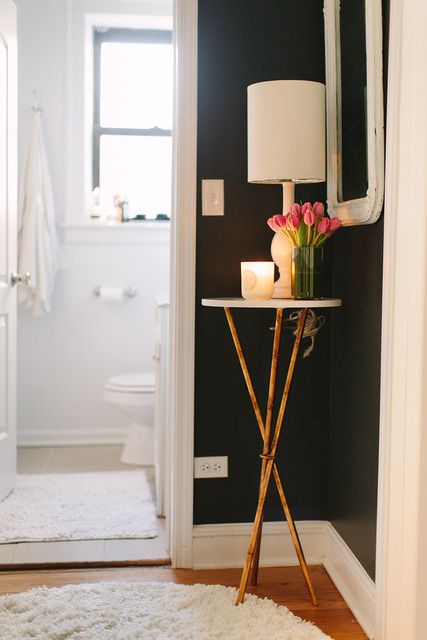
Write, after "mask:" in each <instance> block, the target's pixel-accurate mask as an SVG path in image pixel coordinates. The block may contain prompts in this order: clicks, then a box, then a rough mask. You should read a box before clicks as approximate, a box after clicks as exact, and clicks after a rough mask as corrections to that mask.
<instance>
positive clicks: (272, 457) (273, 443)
mask: <svg viewBox="0 0 427 640" xmlns="http://www.w3.org/2000/svg"><path fill="white" fill-rule="evenodd" d="M202 305H204V306H206V307H223V308H224V311H225V315H226V317H227V322H228V326H229V328H230V331H231V335H232V338H233V342H234V346H235V349H236V353H237V357H238V358H239V362H240V366H241V369H242V372H243V377H244V379H245V382H246V386H247V389H248V392H249V396H250V399H251V402H252V407H253V410H254V413H255V417H256V420H257V423H258V427H259V430H260V432H261V436H262V440H263V450H262V454H261V459H262V464H261V477H260V488H259V496H258V507H257V511H256V515H255V521H254V525H253V529H252V535H251V538H250V541H249V547H248V551H247V554H246V560H245V564H244V567H243V571H242V577H241V580H240V586H239V590H238V593H237V597H236V604H241V603H242V602H243V600H244V597H245V592H246V588H247V584H248V581H249V580H250V583H251V584H252V585H256V584H257V580H258V564H259V554H260V548H261V536H262V523H263V517H264V506H265V499H266V496H267V491H268V487H269V484H270V481H271V477H272V476H273V478H274V481H275V483H276V486H277V490H278V493H279V496H280V502H281V505H282V508H283V512H284V514H285V518H286V520H287V522H288V525H289V529H290V532H291V536H292V541H293V544H294V547H295V551H296V553H297V556H298V561H299V564H300V567H301V571H302V573H303V576H304V580H305V582H306V585H307V588H308V591H309V593H310V597H311V600H312V602H313V604H314V605H316V604H317V601H316V596H315V593H314V590H313V586H312V584H311V580H310V575H309V573H308V569H307V563H306V561H305V558H304V552H303V550H302V546H301V542H300V540H299V536H298V532H297V530H296V527H295V524H294V521H293V519H292V515H291V512H290V510H289V506H288V503H287V500H286V495H285V492H284V489H283V485H282V481H281V479H280V475H279V471H278V468H277V464H276V454H277V447H278V444H279V439H280V435H281V432H282V426H283V418H284V415H285V410H286V404H287V401H288V396H289V390H290V387H291V383H292V378H293V374H294V369H295V363H296V360H297V356H298V351H299V347H300V343H301V339H302V337H303V335H304V326H305V322H306V318H307V312H308V309H314V308H319V307H322V308H325V307H340V306H341V300H339V299H337V298H324V299H321V300H293V299H287V298H286V299H285V298H275V299H271V300H244V299H243V298H209V299H203V300H202ZM232 308H240V309H276V323H275V328H274V339H273V352H272V357H271V368H270V382H269V388H268V401H267V412H266V418H265V422H264V420H263V417H262V414H261V410H260V407H259V404H258V400H257V398H256V395H255V390H254V387H253V384H252V380H251V376H250V374H249V370H248V367H247V364H246V359H245V356H244V353H243V349H242V346H241V344H240V340H239V336H238V333H237V329H236V325H235V323H234V319H233V316H232V313H231V309H232ZM284 309H300V310H301V312H300V314H299V319H298V323H297V329H296V333H295V341H294V345H293V349H292V354H291V359H290V362H289V367H288V372H287V375H286V380H285V385H284V388H283V392H282V397H281V401H280V405H279V412H278V415H277V419H276V424H275V425H274V429H272V418H273V408H274V396H275V388H276V377H277V366H278V361H279V350H280V335H281V330H282V318H283V310H284Z"/></svg>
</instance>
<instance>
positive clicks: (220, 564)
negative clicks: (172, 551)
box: [193, 521, 327, 569]
mask: <svg viewBox="0 0 427 640" xmlns="http://www.w3.org/2000/svg"><path fill="white" fill-rule="evenodd" d="M296 526H297V529H298V533H299V535H300V538H301V544H302V546H303V549H304V555H305V558H306V560H307V562H308V563H309V564H321V563H322V562H323V557H324V550H325V544H324V539H325V532H326V526H327V522H323V521H303V522H297V523H296ZM252 527H253V525H252V523H249V522H248V523H237V524H212V525H209V524H208V525H206V524H204V525H196V526H194V528H193V569H221V568H226V567H242V566H243V563H244V560H245V555H246V551H247V547H248V541H249V538H250V535H251V531H252ZM262 531H263V533H262V545H261V556H260V566H262V567H278V566H292V565H297V564H298V558H297V557H296V555H295V549H294V547H293V544H292V538H291V535H290V533H289V527H288V526H287V525H286V523H285V522H265V523H264V525H263V529H262Z"/></svg>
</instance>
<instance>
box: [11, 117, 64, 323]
mask: <svg viewBox="0 0 427 640" xmlns="http://www.w3.org/2000/svg"><path fill="white" fill-rule="evenodd" d="M21 203H22V204H21V211H20V226H19V235H18V267H19V273H20V274H25V273H29V274H30V276H31V284H30V286H28V287H27V286H20V287H19V297H18V300H19V303H20V304H21V305H22V306H23V307H25V308H27V309H30V310H31V311H32V314H33V316H40V315H42V314H43V313H44V312H45V311H50V308H51V300H52V293H53V288H54V284H55V277H56V274H57V271H58V269H59V263H60V247H59V242H58V236H57V233H56V226H55V211H54V205H53V195H52V183H51V179H50V175H49V168H48V165H47V160H46V152H45V147H44V142H43V136H42V129H41V114H40V109H35V108H33V109H32V110H31V113H30V126H29V143H28V150H27V156H26V161H25V165H24V174H23V180H22V193H21Z"/></svg>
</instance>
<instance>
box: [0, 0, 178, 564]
mask: <svg viewBox="0 0 427 640" xmlns="http://www.w3.org/2000/svg"><path fill="white" fill-rule="evenodd" d="M102 4H103V3H102V2H98V3H97V7H98V9H99V7H100V6H101V5H102ZM104 4H105V10H106V11H105V13H102V14H96V15H95V14H94V13H93V11H92V10H93V6H92V5H93V3H92V2H90V0H76V1H73V2H71V3H70V2H66V1H65V0H64V1H63V2H62V0H61V2H58V0H43V3H42V5H41V6H38V7H32V6H31V3H25V2H18V3H17V9H18V12H17V13H18V27H19V28H18V33H19V35H20V39H19V40H18V49H20V51H19V53H20V76H19V86H20V103H19V122H20V125H21V126H20V129H19V138H20V139H19V157H20V163H21V166H22V163H23V162H24V158H25V151H26V145H27V140H28V131H29V125H28V116H29V112H30V111H31V108H32V107H36V108H37V109H38V110H41V117H42V125H43V133H44V139H45V147H46V155H47V158H48V160H49V166H50V170H51V180H52V186H53V196H54V200H55V202H56V203H57V205H58V203H59V205H58V206H57V211H56V215H57V216H58V219H60V220H62V228H61V237H62V248H63V252H64V254H65V255H64V256H63V258H64V264H63V266H62V269H61V271H59V273H58V274H57V280H56V284H55V290H54V294H53V297H52V305H51V306H52V308H51V311H50V313H47V314H43V315H42V317H40V318H34V317H32V315H31V313H28V312H27V311H20V314H19V316H20V317H19V322H18V328H19V353H18V409H19V411H18V446H19V448H18V472H19V473H21V474H23V475H30V476H31V475H33V476H42V475H45V476H47V475H50V476H51V474H54V475H55V476H59V475H61V474H62V475H64V476H65V475H66V474H70V475H72V474H89V473H93V474H96V473H100V474H108V473H117V474H122V473H127V472H128V473H129V476H130V475H132V474H133V475H135V474H138V472H139V471H141V472H144V473H145V475H146V479H147V484H148V487H149V489H150V491H151V493H152V494H153V498H154V496H155V492H157V503H154V508H155V511H156V514H159V515H158V517H157V518H156V521H157V526H158V531H159V533H157V534H156V537H147V538H141V540H143V542H142V543H141V544H140V545H139V546H138V543H137V542H135V540H140V538H138V537H135V536H133V537H132V536H130V535H129V534H125V535H128V538H127V542H126V544H125V543H124V542H125V541H124V542H123V544H122V543H120V542H118V541H119V540H120V538H116V539H111V536H106V537H103V538H98V539H96V540H95V539H94V540H90V541H87V544H86V541H85V545H86V548H85V549H83V547H82V546H81V544H80V543H77V541H76V540H75V539H72V540H71V543H70V544H68V545H67V543H66V541H65V540H64V539H63V538H61V539H60V540H59V541H58V540H57V541H52V542H49V544H57V545H60V546H61V545H62V548H59V547H57V551H58V552H59V555H58V553H57V552H56V551H55V554H56V555H55V554H53V552H52V553H51V552H50V551H48V550H47V547H46V546H44V547H43V549H42V547H40V546H37V545H41V544H43V545H46V544H47V543H44V542H41V541H37V540H35V539H32V540H31V541H28V542H21V541H20V542H11V543H10V545H11V546H9V545H8V544H4V545H0V563H1V564H8V563H12V564H15V565H16V564H26V563H29V564H33V565H34V564H40V563H41V564H44V563H47V564H49V563H59V562H102V561H105V562H113V563H114V562H133V563H134V562H146V561H149V562H154V561H158V562H167V561H168V558H169V554H168V540H167V538H168V536H167V530H168V527H167V526H166V525H165V521H167V515H168V499H169V497H168V496H167V492H165V487H167V486H168V482H167V478H166V477H165V473H166V471H165V469H167V468H169V467H168V465H167V464H165V462H164V456H165V455H168V440H169V439H170V435H171V434H170V433H166V432H162V434H161V436H160V438H159V439H158V442H157V444H156V447H155V452H154V458H153V460H152V464H147V460H142V463H143V464H138V461H136V464H135V465H132V466H129V465H126V466H125V464H124V463H123V462H122V461H121V456H122V446H123V443H124V442H125V440H126V437H127V435H128V433H129V422H130V420H129V416H128V415H127V414H126V412H121V411H117V408H115V407H114V406H113V404H111V405H110V404H108V402H106V401H105V397H106V391H109V390H110V391H111V388H110V389H108V388H106V385H107V384H108V382H109V381H111V380H112V379H116V381H117V378H118V377H120V376H122V375H123V374H139V373H140V372H142V373H147V372H148V373H151V374H153V373H155V371H156V369H157V368H158V367H159V366H161V365H159V364H158V362H157V361H158V359H159V353H161V354H162V355H161V360H160V361H161V363H167V361H168V347H167V345H165V344H160V343H159V335H158V332H159V331H161V329H159V328H158V327H157V326H156V318H157V315H158V313H161V312H159V308H161V306H162V305H160V306H159V304H158V301H159V297H162V298H163V300H164V299H165V297H166V298H168V292H169V253H170V251H169V250H170V222H169V219H168V218H169V217H170V209H169V211H168V210H167V207H166V205H165V189H164V188H162V186H161V184H160V183H159V184H157V186H155V188H153V184H154V183H153V180H154V178H153V176H155V171H153V167H154V165H156V166H157V167H159V166H160V164H161V162H162V161H161V160H158V159H157V160H156V157H157V156H156V153H157V152H156V151H155V150H153V144H151V146H150V151H149V154H148V155H149V157H150V158H151V163H150V162H148V163H147V162H145V161H144V162H145V164H144V162H141V163H140V166H139V169H140V175H139V181H140V182H141V181H142V177H141V176H144V175H145V174H150V175H149V181H148V183H147V189H146V191H147V193H148V187H150V188H151V192H150V193H149V194H148V195H147V201H150V202H151V205H150V206H148V205H146V204H145V205H144V202H143V201H142V200H141V201H140V202H137V195H136V194H137V187H138V172H134V173H135V175H133V176H130V173H131V169H132V167H135V164H136V161H135V157H137V156H135V154H134V155H133V156H132V157H133V160H132V161H131V162H129V158H130V157H131V155H132V153H133V152H134V151H135V150H133V151H132V149H130V146H132V144H130V143H131V135H132V134H131V132H130V130H132V129H140V128H141V127H135V126H133V127H132V126H130V125H129V123H126V126H125V127H118V129H120V128H125V129H126V130H127V131H126V132H125V133H124V132H123V131H122V132H120V131H119V132H117V131H112V129H113V128H114V127H112V126H105V127H103V124H102V122H101V121H100V122H99V123H98V124H99V127H100V128H101V129H102V128H104V129H106V131H101V130H97V131H96V132H94V131H92V132H91V134H90V135H88V134H89V133H90V132H88V127H89V124H88V123H89V121H90V118H88V111H89V112H90V111H91V109H92V112H93V108H94V103H93V102H92V105H91V106H89V108H88V103H89V102H90V100H89V98H88V93H87V87H88V85H90V84H91V78H92V81H93V78H94V76H93V73H94V71H95V67H96V64H95V57H92V58H91V60H92V62H90V63H89V64H87V62H88V58H90V55H89V56H88V52H90V51H91V43H90V38H91V37H93V36H94V33H95V30H94V25H95V23H97V25H98V34H99V33H104V34H105V33H108V32H109V31H114V30H115V34H114V35H115V36H117V32H118V31H120V33H119V34H118V35H119V36H120V37H121V38H122V39H123V36H126V35H128V34H124V31H126V30H132V31H136V30H138V31H141V30H142V31H147V30H148V31H149V30H151V31H157V32H160V31H162V32H166V31H168V30H169V32H170V30H171V26H172V19H171V9H172V7H171V6H169V5H167V3H159V7H158V8H159V9H160V13H161V15H160V14H153V13H152V15H147V14H146V13H144V11H145V9H146V7H145V3H144V2H141V3H140V4H141V6H140V7H139V8H137V9H136V8H135V7H134V9H133V11H134V12H135V13H134V15H131V16H129V15H126V16H123V15H122V14H120V11H122V10H123V6H122V5H123V3H120V2H117V3H115V2H113V3H111V2H110V1H108V2H105V3H104ZM150 6H151V9H150V11H151V12H153V8H152V7H153V3H151V5H150ZM147 7H148V5H147ZM107 9H108V14H107ZM115 9H116V13H114V10H115ZM142 14H143V15H142ZM132 35H135V34H132ZM139 35H140V34H139ZM169 42H170V37H169ZM92 44H93V49H95V47H96V43H95V42H94V43H92ZM109 44H111V42H110V43H109ZM107 48H108V47H107ZM110 48H111V47H110ZM101 66H102V64H101ZM125 68H126V65H124V66H123V64H122V67H121V69H122V71H123V69H125ZM119 72H120V65H119V70H118V71H117V69H116V74H119ZM101 76H102V71H101ZM117 78H118V79H119V80H120V85H119V86H117V82H116V89H117V91H116V93H119V94H120V95H121V96H122V99H123V101H125V100H124V98H123V96H124V95H125V93H126V91H125V87H124V73H122V76H120V74H119V75H117ZM110 84H111V83H110ZM113 84H114V83H113ZM64 87H65V91H64ZM98 88H99V87H98ZM99 89H100V95H102V94H103V93H105V91H106V89H102V87H100V88H99ZM34 91H35V92H36V98H34V95H33V94H34ZM113 93H114V92H113ZM110 94H111V91H110ZM171 94H172V91H171ZM111 95H112V96H113V97H114V95H113V94H111ZM111 95H110V98H111V99H110V100H109V103H110V104H111V101H112V97H111ZM92 96H93V93H92ZM115 97H116V98H117V95H116V96H115ZM119 97H120V96H119ZM35 99H36V100H37V105H35ZM92 100H93V97H92ZM116 102H117V100H116ZM118 102H120V100H118ZM126 102H129V100H126ZM162 106H164V105H162ZM101 110H102V109H101ZM159 111H160V109H159ZM104 124H105V123H104ZM107 124H111V123H107ZM146 128H147V129H150V128H157V129H162V131H161V133H160V134H159V135H158V136H155V135H151V138H152V139H151V140H150V142H151V143H154V142H155V138H157V137H158V138H162V140H161V141H160V142H161V145H160V146H163V147H164V148H165V146H166V147H167V145H165V144H164V142H165V138H167V135H166V133H165V130H167V127H166V126H163V127H161V126H159V127H157V125H154V127H153V126H148V125H147V127H146ZM133 133H134V134H135V137H136V138H138V139H137V140H136V142H135V145H134V146H138V143H139V142H140V140H139V138H141V131H136V132H135V131H134V132H133ZM152 133H153V132H152ZM154 133H159V131H155V132H154ZM169 133H170V131H169ZM120 134H123V135H120ZM96 136H97V137H98V143H99V144H98V147H99V149H98V151H99V156H98V166H97V169H96V168H94V166H95V165H96V162H94V155H95V150H94V146H95V143H94V140H95V137H96ZM103 136H104V137H105V138H104V139H103ZM107 138H108V139H107ZM122 138H125V140H123V139H122ZM117 145H119V147H117ZM129 145H130V146H129ZM88 148H90V149H91V152H90V153H86V152H87V150H88ZM63 150H65V153H63ZM104 152H105V153H104ZM103 153H104V156H103ZM108 154H109V155H108ZM168 154H169V156H168V157H169V162H170V161H171V152H170V145H169V151H168V150H167V151H166V156H167V155H168ZM89 157H90V159H89ZM78 158H81V159H82V160H81V161H80V162H78ZM118 158H122V161H121V162H117V159H118ZM163 161H164V159H163ZM126 162H127V163H128V164H127V165H126ZM114 163H115V164H114ZM126 167H127V169H126ZM120 171H122V177H124V178H125V179H127V180H128V182H127V183H126V185H125V187H124V188H123V189H121V188H120V186H119V185H118V184H114V185H113V186H111V190H112V193H107V194H105V192H104V191H103V189H102V184H101V183H100V185H99V187H98V185H96V186H95V183H94V182H92V183H91V182H90V180H91V178H92V179H93V177H94V176H95V175H96V172H98V178H99V179H100V180H101V181H102V178H103V177H104V180H107V182H108V181H110V182H111V176H112V175H114V176H116V177H117V176H118V175H119V173H120ZM150 171H151V173H150ZM88 185H89V187H88ZM97 188H98V189H99V191H96V189H97ZM156 190H157V191H158V192H159V193H160V194H161V196H162V198H161V200H162V201H161V202H159V203H158V205H156V203H155V196H153V193H154V194H155V191H156ZM126 191H128V193H126ZM169 191H170V190H169ZM100 192H101V193H100ZM132 193H133V194H134V196H133V197H132V196H131V194H132ZM85 194H86V195H85ZM117 195H120V198H119V199H117V198H116V197H115V196H117ZM111 196H113V197H112V198H111ZM111 200H112V203H111V204H112V206H111V207H110V208H108V206H106V204H105V203H106V202H110V201H111ZM132 200H133V203H136V204H134V206H133V205H132ZM166 200H167V194H166ZM169 200H170V194H169ZM144 207H146V210H144ZM107 210H108V211H107ZM119 214H120V216H119ZM119 218H120V219H119ZM128 294H129V295H128ZM156 300H157V302H156ZM165 306H167V305H166V304H165V303H164V302H163V307H165ZM166 377H167V373H166ZM120 384H121V383H120ZM119 386H120V385H119ZM116 391H119V392H120V389H116ZM122 391H123V395H125V394H127V395H128V396H131V394H135V396H136V394H137V393H138V392H139V391H141V389H138V390H136V391H135V389H134V388H132V385H126V388H123V387H122ZM155 404H156V411H155V414H156V420H159V419H160V420H162V423H163V424H165V423H167V419H166V417H165V415H164V416H163V417H160V418H159V415H160V414H162V412H163V413H164V412H165V411H166V407H167V402H166V401H165V399H164V396H163V397H160V396H158V397H157V399H156V401H155ZM132 421H133V422H135V421H134V420H132ZM156 425H157V423H156ZM155 428H156V427H155ZM159 456H160V457H162V456H163V462H159ZM148 462H149V461H148ZM128 470H129V471H128ZM51 477H52V476H51ZM87 479H88V478H86V480H87ZM83 480H84V479H83ZM104 480H105V476H104ZM105 481H106V480H105ZM39 490H40V492H43V491H44V489H43V488H39ZM159 490H160V495H159ZM81 493H82V494H83V493H85V491H84V490H82V491H81ZM107 506H108V505H107ZM113 542H114V544H113ZM23 545H25V549H24V546H23ZM150 545H151V547H150ZM12 546H13V548H12ZM78 546H79V550H77V547H78ZM72 547H73V548H74V550H75V551H76V553H74V552H72V550H71V549H72ZM101 547H102V551H101ZM107 547H108V548H109V550H110V553H107ZM119 547H120V549H119ZM149 547H150V549H149ZM18 548H19V549H18ZM67 549H68V550H69V551H67Z"/></svg>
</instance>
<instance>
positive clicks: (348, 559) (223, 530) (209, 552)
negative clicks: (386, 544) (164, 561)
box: [193, 521, 406, 640]
mask: <svg viewBox="0 0 427 640" xmlns="http://www.w3.org/2000/svg"><path fill="white" fill-rule="evenodd" d="M296 526H297V529H298V533H299V536H300V539H301V543H302V546H303V549H304V555H305V558H306V560H307V563H308V564H323V565H324V567H325V569H326V571H327V572H328V573H329V575H330V576H331V579H332V581H333V582H334V584H335V586H336V587H337V589H338V591H339V592H340V593H341V595H342V596H343V598H344V600H345V601H346V603H347V605H348V606H349V608H350V609H351V611H352V612H353V614H354V616H355V618H356V619H357V621H358V622H359V624H360V625H361V627H362V628H363V630H364V631H365V633H366V634H367V636H368V637H369V638H373V630H374V625H375V584H374V582H373V580H372V579H371V578H370V577H369V576H368V574H367V573H366V571H365V569H364V568H363V567H362V565H361V564H360V562H359V561H358V560H357V558H356V556H355V555H354V554H353V552H352V551H351V550H350V549H349V547H348V546H347V544H346V543H345V542H344V540H343V539H342V538H341V536H340V535H339V534H338V532H337V531H336V530H335V529H334V527H333V526H332V525H331V523H330V522H327V521H301V522H297V523H296ZM251 530H252V524H251V523H243V524H214V525H196V526H195V527H194V528H193V569H220V568H230V567H242V566H243V561H244V557H245V553H246V550H247V544H248V540H249V537H250V533H251ZM297 564H298V560H297V557H296V555H295V550H294V547H293V544H292V539H291V536H290V533H289V529H288V527H287V526H286V524H285V523H284V522H266V523H264V526H263V538H262V545H261V557H260V566H262V567H277V566H291V565H297ZM405 640H406V638H405Z"/></svg>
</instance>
